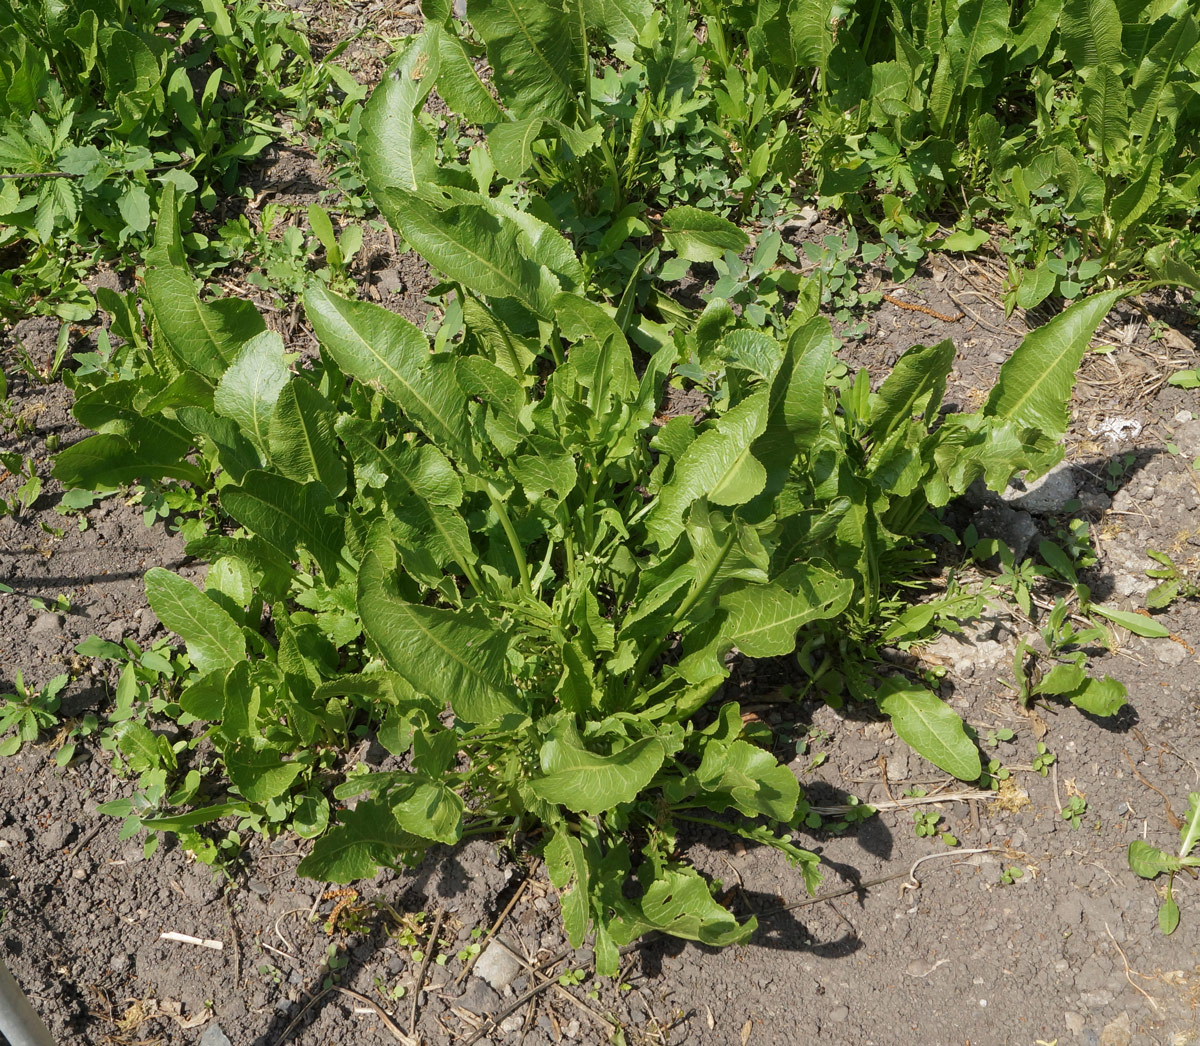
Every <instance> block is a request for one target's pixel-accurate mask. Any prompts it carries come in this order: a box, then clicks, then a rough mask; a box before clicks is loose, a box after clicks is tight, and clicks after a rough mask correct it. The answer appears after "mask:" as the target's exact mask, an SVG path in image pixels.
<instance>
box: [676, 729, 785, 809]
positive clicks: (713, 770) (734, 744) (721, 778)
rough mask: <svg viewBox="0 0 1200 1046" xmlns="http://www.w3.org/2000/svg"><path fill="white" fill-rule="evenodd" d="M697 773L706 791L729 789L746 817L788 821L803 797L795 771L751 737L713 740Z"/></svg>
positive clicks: (705, 750) (728, 791)
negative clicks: (747, 739)
mask: <svg viewBox="0 0 1200 1046" xmlns="http://www.w3.org/2000/svg"><path fill="white" fill-rule="evenodd" d="M696 776H697V778H698V779H699V781H700V783H701V785H702V786H703V787H704V789H705V790H706V791H708V792H726V793H728V794H729V795H730V797H731V798H732V800H733V804H734V805H735V806H736V807H737V809H738V810H740V811H741V812H742V813H743V814H745V815H746V816H747V817H758V816H760V815H761V816H763V817H769V818H771V819H772V820H774V821H778V822H783V823H786V822H787V821H788V820H790V818H791V816H792V814H793V813H794V812H795V809H796V801H797V799H799V797H800V784H799V782H798V781H797V780H796V775H795V774H793V773H792V771H791V770H789V769H788V768H787V767H786V766H782V765H780V763H779V761H778V760H777V759H776V758H775V757H774V756H773V755H771V753H770V752H767V751H765V750H764V749H762V748H759V747H758V746H757V745H752V744H750V743H749V742H748V741H742V740H734V741H731V742H729V743H728V744H723V743H720V742H718V741H715V740H714V741H710V742H709V743H708V745H707V746H706V747H705V749H704V757H703V759H702V760H701V762H700V766H699V768H698V769H697V770H696Z"/></svg>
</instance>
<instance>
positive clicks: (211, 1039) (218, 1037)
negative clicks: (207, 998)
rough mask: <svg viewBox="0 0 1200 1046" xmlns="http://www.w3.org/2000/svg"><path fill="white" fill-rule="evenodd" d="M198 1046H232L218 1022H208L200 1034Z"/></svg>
mask: <svg viewBox="0 0 1200 1046" xmlns="http://www.w3.org/2000/svg"><path fill="white" fill-rule="evenodd" d="M199 1046H233V1044H232V1043H231V1042H230V1041H229V1036H228V1035H226V1034H225V1033H224V1032H223V1031H221V1026H220V1025H219V1024H210V1025H209V1026H208V1027H207V1028H205V1029H204V1034H203V1035H201V1036H200V1043H199Z"/></svg>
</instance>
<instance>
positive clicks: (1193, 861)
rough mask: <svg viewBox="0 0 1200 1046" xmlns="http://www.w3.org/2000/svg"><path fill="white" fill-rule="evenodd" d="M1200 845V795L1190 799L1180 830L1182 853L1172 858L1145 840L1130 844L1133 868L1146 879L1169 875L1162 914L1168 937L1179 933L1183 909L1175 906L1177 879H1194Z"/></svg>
mask: <svg viewBox="0 0 1200 1046" xmlns="http://www.w3.org/2000/svg"><path fill="white" fill-rule="evenodd" d="M1198 843H1200V792H1191V793H1189V795H1188V812H1187V817H1186V818H1184V823H1183V827H1182V828H1181V829H1180V830H1179V853H1178V855H1174V854H1169V853H1167V852H1166V851H1165V850H1160V849H1159V848H1158V847H1156V846H1151V845H1150V844H1149V843H1147V842H1144V841H1143V840H1141V839H1135V840H1134V841H1133V842H1131V843H1130V844H1129V867H1130V868H1131V869H1132V870H1133V871H1134V872H1136V873H1137V874H1138V875H1140V876H1141V877H1142V878H1143V879H1155V878H1157V877H1158V876H1159V875H1160V874H1161V873H1163V872H1166V873H1167V889H1166V892H1165V893H1164V895H1163V903H1162V907H1161V908H1159V910H1158V928H1159V929H1160V930H1162V932H1163V933H1164V934H1170V933H1174V932H1175V928H1176V927H1177V926H1178V925H1179V905H1178V904H1176V903H1175V895H1174V892H1173V887H1174V885H1175V876H1176V875H1177V874H1178V873H1179V872H1180V871H1181V870H1186V871H1187V872H1188V874H1189V875H1191V876H1192V877H1193V878H1195V876H1196V872H1195V869H1196V868H1200V853H1193V852H1192V851H1193V850H1195V849H1196V846H1197V844H1198Z"/></svg>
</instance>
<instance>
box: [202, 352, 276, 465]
mask: <svg viewBox="0 0 1200 1046" xmlns="http://www.w3.org/2000/svg"><path fill="white" fill-rule="evenodd" d="M290 378H291V373H290V372H289V371H288V368H287V363H286V361H285V359H284V355H283V339H282V338H281V337H280V336H279V335H278V334H277V333H276V332H275V331H263V332H262V333H261V334H256V335H255V336H254V337H253V338H251V339H250V340H249V341H248V342H246V344H245V345H243V346H242V347H241V349H240V350H239V351H238V354H237V358H236V359H235V360H234V361H233V363H232V364H231V365H230V367H229V369H228V370H227V371H225V373H224V374H223V375H222V376H221V380H220V381H219V382H218V383H217V391H216V393H215V394H214V396H213V406H214V407H216V410H217V413H218V414H220V415H222V416H224V417H226V418H229V419H230V420H231V421H235V422H237V424H238V427H239V428H240V429H241V431H242V434H243V435H245V436H247V437H248V438H249V439H250V442H252V443H253V444H254V445H255V446H256V447H257V448H258V449H259V451H260V452H262V453H263V454H264V455H265V454H266V453H267V448H268V441H269V439H270V431H271V415H272V413H274V411H275V403H276V401H277V400H278V399H279V393H280V391H281V390H282V389H283V387H284V386H285V385H286V384H287V383H288V380H289V379H290Z"/></svg>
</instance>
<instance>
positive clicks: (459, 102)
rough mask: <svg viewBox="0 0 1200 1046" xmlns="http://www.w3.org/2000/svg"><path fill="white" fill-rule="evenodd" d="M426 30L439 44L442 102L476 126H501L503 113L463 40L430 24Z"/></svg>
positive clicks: (439, 86) (439, 88)
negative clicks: (476, 67)
mask: <svg viewBox="0 0 1200 1046" xmlns="http://www.w3.org/2000/svg"><path fill="white" fill-rule="evenodd" d="M425 31H426V33H427V34H428V35H429V36H431V37H433V38H434V40H435V42H436V44H437V54H438V74H437V89H438V94H439V95H441V97H442V100H443V101H444V102H445V103H446V104H447V105H448V106H449V107H450V108H451V109H452V110H453V111H454V112H456V113H459V114H460V115H461V116H462V117H463V118H464V119H465V120H468V121H470V122H471V123H473V124H492V123H499V122H500V121H501V120H503V119H505V116H504V110H503V109H501V108H500V106H499V105H497V104H496V99H495V98H493V97H492V95H491V92H490V91H489V90H488V89H487V88H486V87H485V86H484V85H483V81H482V80H480V79H479V74H478V73H477V72H476V71H475V66H474V64H473V63H472V62H471V57H470V55H468V54H467V52H466V49H465V48H464V47H463V44H462V41H461V40H460V39H459V38H458V37H457V36H453V35H451V34H450V33H448V32H446V31H445V30H444V29H443V28H442V27H441V26H439V25H435V24H432V23H430V22H428V21H427V22H426V30H425Z"/></svg>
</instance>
